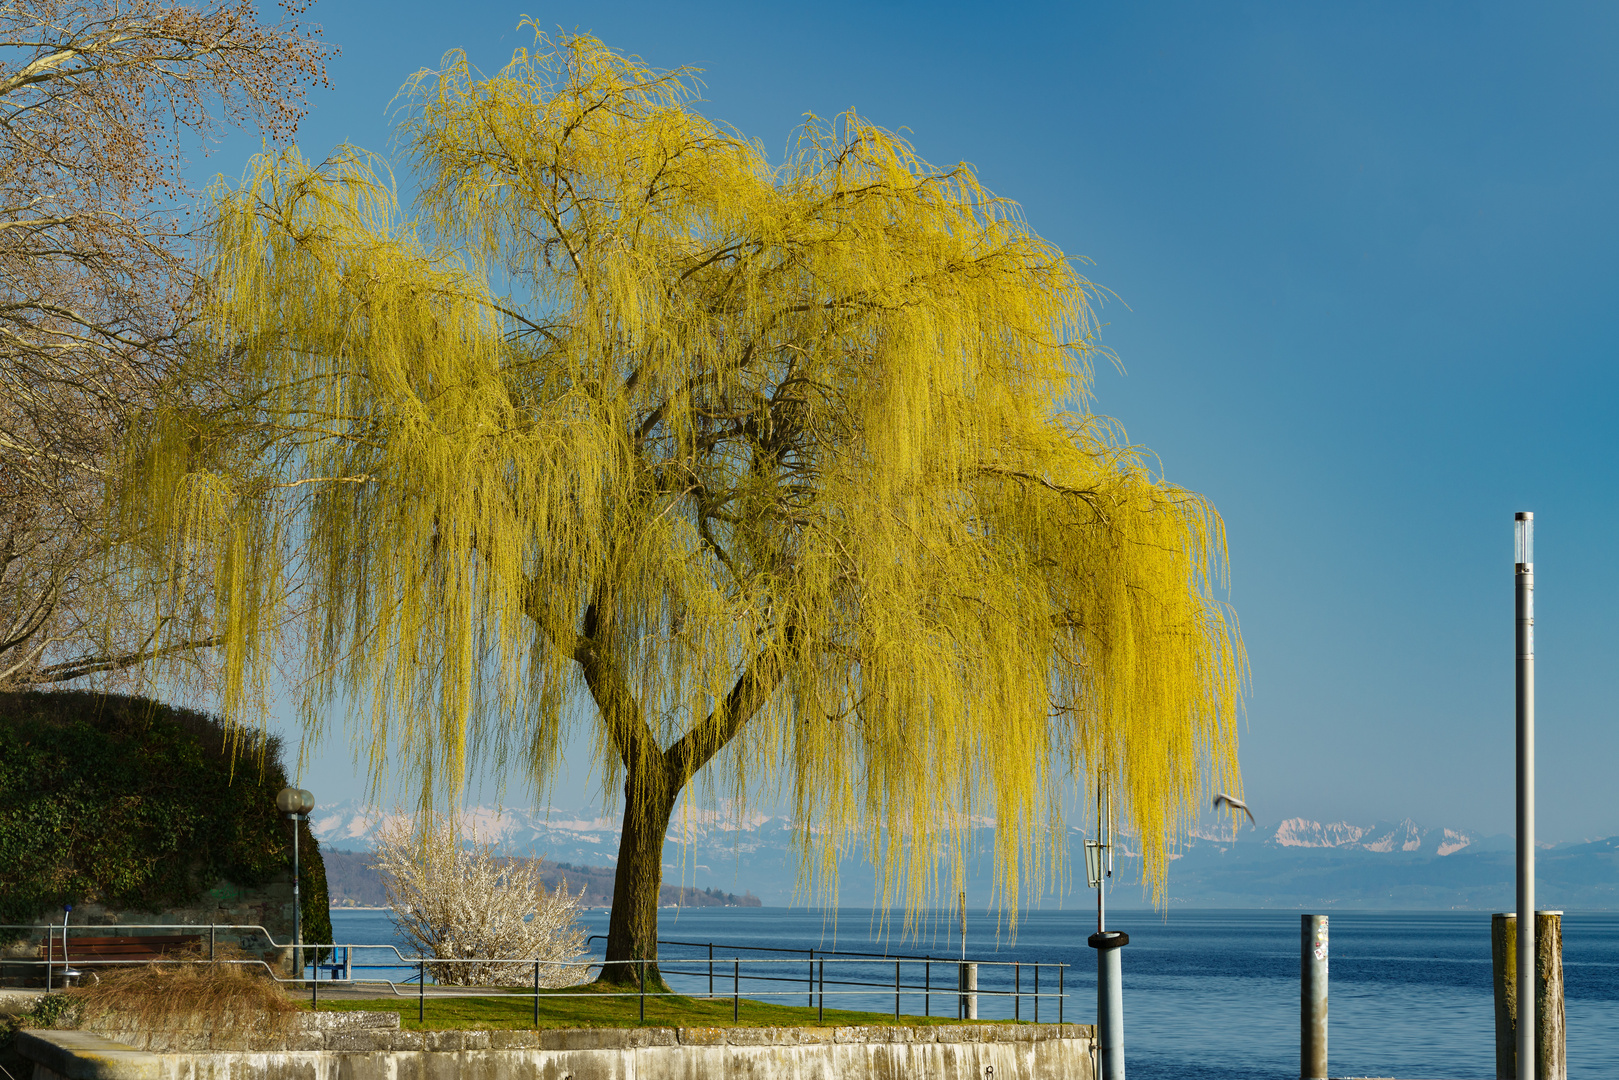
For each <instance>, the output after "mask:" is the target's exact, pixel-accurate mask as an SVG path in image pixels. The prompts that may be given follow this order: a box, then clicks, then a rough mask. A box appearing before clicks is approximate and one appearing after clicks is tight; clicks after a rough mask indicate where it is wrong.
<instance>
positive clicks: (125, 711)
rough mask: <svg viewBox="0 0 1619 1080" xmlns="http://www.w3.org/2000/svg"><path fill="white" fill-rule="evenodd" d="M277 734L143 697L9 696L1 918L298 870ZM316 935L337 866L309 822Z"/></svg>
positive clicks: (0, 833) (304, 841) (148, 903)
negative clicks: (264, 735)
mask: <svg viewBox="0 0 1619 1080" xmlns="http://www.w3.org/2000/svg"><path fill="white" fill-rule="evenodd" d="M286 783H287V779H286V772H285V770H284V769H283V767H282V764H281V746H280V744H279V741H278V740H275V739H269V740H256V739H251V738H236V739H232V738H231V737H230V736H229V735H228V734H227V732H226V731H225V729H224V727H223V726H222V725H221V723H220V721H219V720H218V719H217V718H215V717H212V716H208V715H206V714H204V713H199V712H193V711H191V710H189V709H179V708H174V707H172V706H168V705H164V704H161V703H159V702H156V701H151V700H149V699H146V698H136V697H127V696H123V695H117V694H106V695H103V694H93V693H86V692H82V691H56V692H50V693H37V692H30V693H6V694H0V923H27V922H33V921H35V920H37V919H39V918H41V917H52V916H51V913H52V912H55V913H56V915H55V916H54V917H59V916H60V913H61V909H62V905H63V904H64V903H70V902H80V901H94V902H96V903H99V904H102V905H105V906H106V907H109V908H118V909H124V910H131V911H157V910H161V909H163V908H168V907H175V906H184V905H188V904H192V903H196V902H198V901H199V900H201V899H202V898H203V897H204V896H205V895H206V894H207V893H208V891H209V890H211V889H214V888H215V887H216V886H217V885H218V884H219V882H221V881H226V882H229V883H231V884H232V885H236V886H240V887H244V888H253V887H255V886H258V885H262V884H264V883H265V882H267V881H269V880H270V879H271V878H272V877H274V876H276V875H277V874H280V873H282V872H285V871H287V870H289V869H290V868H291V860H292V831H291V828H290V826H289V825H288V823H287V822H286V820H285V819H283V818H282V817H281V815H280V814H278V813H277V812H276V809H275V796H276V792H278V791H280V790H281V788H283V787H285V786H286ZM299 828H300V831H301V835H300V839H299V856H300V860H299V861H300V864H301V871H302V872H301V873H300V874H299V885H300V889H301V891H302V898H303V903H302V908H303V919H304V940H305V941H312V942H317V941H330V940H332V939H331V932H332V931H331V920H330V918H329V916H328V914H327V900H326V869H325V866H324V864H323V862H322V860H321V856H320V846H319V845H318V844H317V843H316V842H315V838H314V836H313V835H312V834H311V833H310V832H309V826H308V824H307V823H304V824H301V825H300V826H299Z"/></svg>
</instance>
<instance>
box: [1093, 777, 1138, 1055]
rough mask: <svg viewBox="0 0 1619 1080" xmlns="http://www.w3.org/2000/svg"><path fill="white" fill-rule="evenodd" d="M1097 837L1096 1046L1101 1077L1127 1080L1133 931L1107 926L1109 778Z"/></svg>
mask: <svg viewBox="0 0 1619 1080" xmlns="http://www.w3.org/2000/svg"><path fill="white" fill-rule="evenodd" d="M1096 837H1097V838H1096V839H1095V840H1087V841H1086V842H1085V876H1086V877H1087V878H1088V879H1089V881H1090V884H1092V885H1094V886H1096V933H1094V934H1092V935H1091V936H1090V938H1089V939H1088V940H1087V941H1086V944H1087V945H1089V946H1090V947H1091V948H1093V949H1095V950H1096V1046H1097V1057H1098V1059H1099V1062H1098V1064H1099V1066H1100V1068H1099V1077H1100V1080H1124V979H1123V972H1122V971H1121V965H1120V959H1121V957H1120V953H1119V950H1120V949H1121V948H1123V947H1124V946H1126V945H1128V944H1130V935H1129V934H1126V933H1123V932H1122V931H1119V930H1109V929H1107V901H1106V900H1105V899H1104V893H1105V892H1106V889H1107V879H1108V878H1109V877H1110V876H1111V875H1112V873H1113V843H1112V841H1113V833H1112V829H1111V828H1109V822H1108V803H1107V781H1106V780H1103V781H1101V782H1100V783H1099V784H1098V785H1097V793H1096Z"/></svg>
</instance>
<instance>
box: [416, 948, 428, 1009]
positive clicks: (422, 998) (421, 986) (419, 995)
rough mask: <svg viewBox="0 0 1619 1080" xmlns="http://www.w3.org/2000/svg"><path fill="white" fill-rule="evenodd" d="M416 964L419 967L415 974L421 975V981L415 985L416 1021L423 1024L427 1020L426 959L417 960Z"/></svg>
mask: <svg viewBox="0 0 1619 1080" xmlns="http://www.w3.org/2000/svg"><path fill="white" fill-rule="evenodd" d="M417 966H418V968H420V970H419V971H418V972H417V974H418V975H419V976H420V977H421V981H420V982H419V983H418V984H417V986H416V1022H417V1023H418V1024H425V1023H426V1022H427V961H426V960H421V961H418V963H417Z"/></svg>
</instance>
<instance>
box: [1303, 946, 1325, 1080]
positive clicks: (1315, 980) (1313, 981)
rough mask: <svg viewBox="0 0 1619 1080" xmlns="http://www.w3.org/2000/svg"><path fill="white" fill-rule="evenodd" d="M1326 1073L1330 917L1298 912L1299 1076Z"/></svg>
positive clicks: (1315, 1078) (1320, 1079) (1316, 1079)
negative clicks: (1328, 925) (1328, 932)
mask: <svg viewBox="0 0 1619 1080" xmlns="http://www.w3.org/2000/svg"><path fill="white" fill-rule="evenodd" d="M1326 1075H1327V917H1326V916H1325V915H1301V916H1299V1080H1326Z"/></svg>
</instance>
